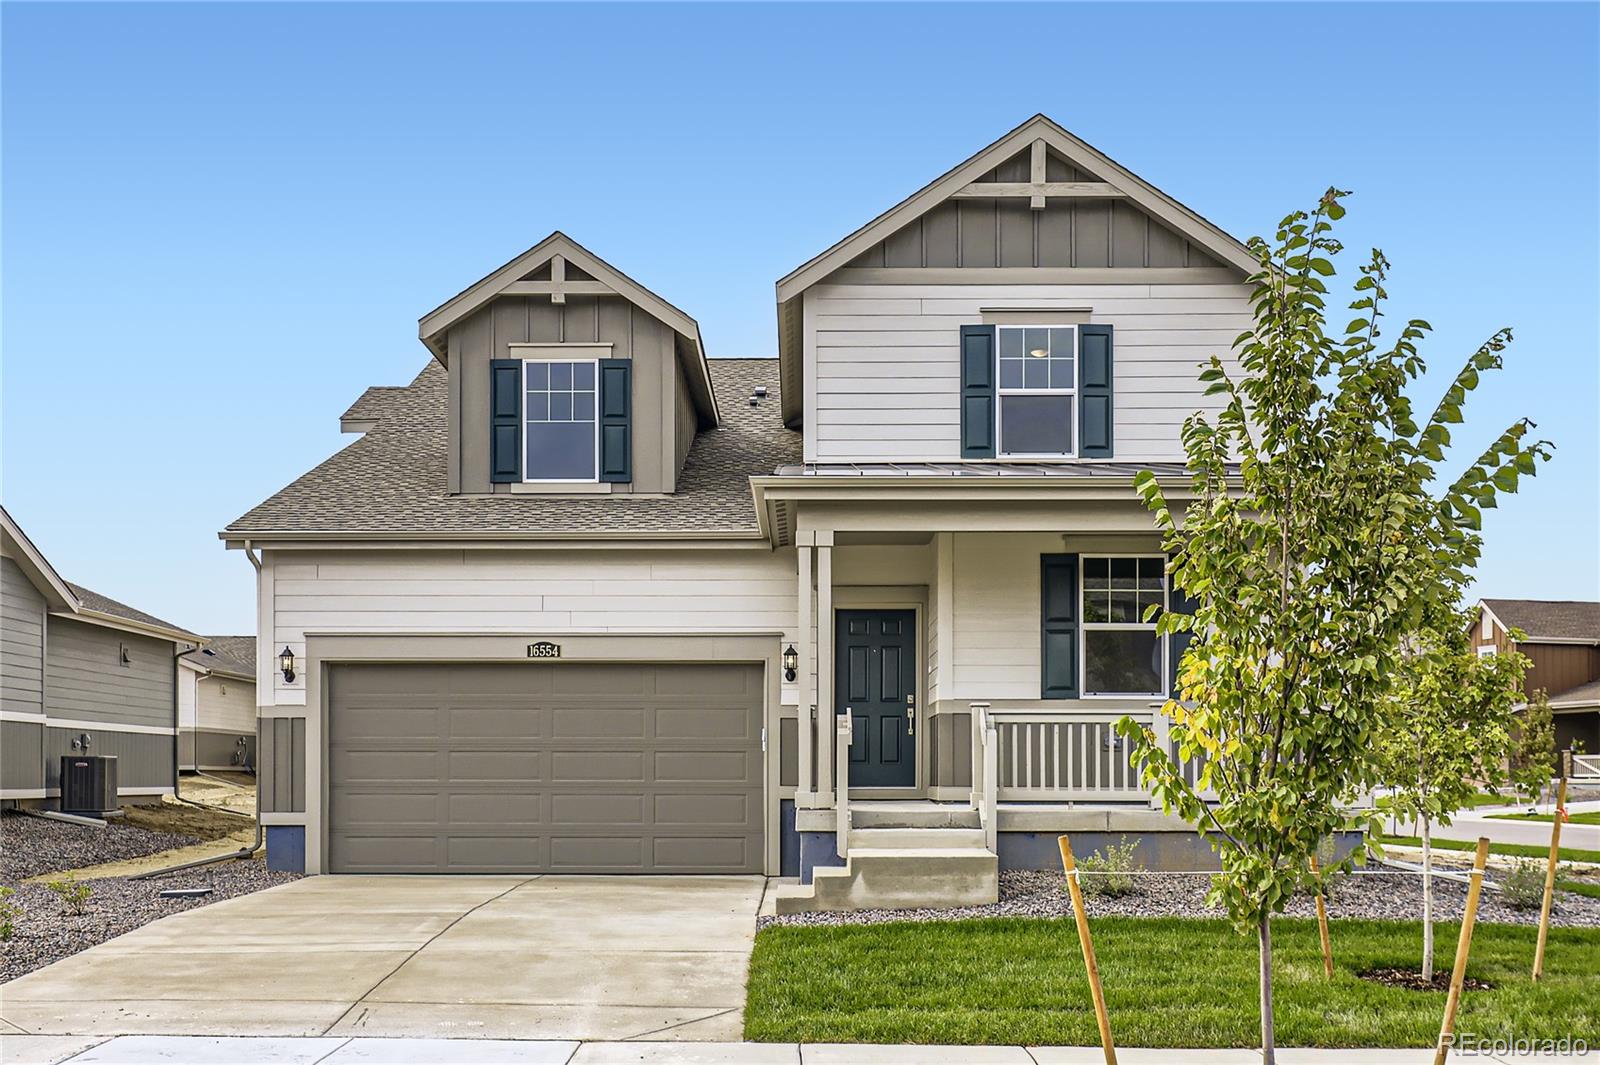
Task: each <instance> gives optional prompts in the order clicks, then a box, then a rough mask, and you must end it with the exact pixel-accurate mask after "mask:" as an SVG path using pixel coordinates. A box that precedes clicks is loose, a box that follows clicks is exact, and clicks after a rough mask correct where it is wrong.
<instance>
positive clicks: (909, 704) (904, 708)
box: [833, 610, 920, 788]
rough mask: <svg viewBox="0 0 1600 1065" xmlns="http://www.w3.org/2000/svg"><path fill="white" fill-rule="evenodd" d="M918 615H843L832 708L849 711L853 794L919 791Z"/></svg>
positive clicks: (879, 612) (905, 612)
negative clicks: (870, 790)
mask: <svg viewBox="0 0 1600 1065" xmlns="http://www.w3.org/2000/svg"><path fill="white" fill-rule="evenodd" d="M916 629H917V622H916V613H915V612H914V611H910V610H840V611H838V612H837V615H836V624H835V632H836V635H837V638H836V642H835V644H834V647H835V649H836V661H837V663H838V664H837V666H836V667H835V668H836V670H837V672H838V677H837V678H836V681H835V684H834V703H833V705H834V708H835V710H836V711H837V712H838V713H841V714H842V713H844V712H845V710H846V709H848V710H849V711H850V714H851V717H852V718H853V723H854V726H855V731H854V732H853V733H852V734H851V740H850V786H851V787H852V788H914V787H916V785H917V754H916V748H917V744H916V728H917V715H918V713H919V711H920V707H918V706H917V701H916V700H917V695H916V692H917V672H916V669H917V654H916V636H917V634H916Z"/></svg>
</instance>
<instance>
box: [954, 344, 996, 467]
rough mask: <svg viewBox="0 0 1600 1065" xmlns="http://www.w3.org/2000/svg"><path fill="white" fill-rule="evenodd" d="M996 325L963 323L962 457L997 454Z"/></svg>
mask: <svg viewBox="0 0 1600 1065" xmlns="http://www.w3.org/2000/svg"><path fill="white" fill-rule="evenodd" d="M994 375H995V365H994V326H992V325H964V326H962V327H961V457H962V458H964V459H992V458H994V447H995V439H994Z"/></svg>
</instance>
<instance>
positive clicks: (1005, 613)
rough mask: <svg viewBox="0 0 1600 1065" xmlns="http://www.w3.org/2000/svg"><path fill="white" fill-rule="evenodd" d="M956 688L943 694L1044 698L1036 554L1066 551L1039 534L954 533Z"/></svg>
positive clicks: (953, 685)
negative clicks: (1041, 689) (1040, 684)
mask: <svg viewBox="0 0 1600 1065" xmlns="http://www.w3.org/2000/svg"><path fill="white" fill-rule="evenodd" d="M953 541H954V544H953V549H954V552H955V566H954V570H955V572H954V582H955V599H954V610H953V611H952V619H951V620H952V623H953V625H954V628H955V632H954V634H953V639H952V640H951V649H952V652H951V653H952V655H953V657H954V662H953V664H952V677H951V680H952V683H951V685H950V687H951V690H950V691H947V692H941V698H945V699H951V698H955V699H1037V698H1039V556H1040V555H1041V554H1044V553H1046V552H1049V551H1059V550H1061V537H1060V536H1056V535H1051V534H1042V533H1017V534H999V533H973V534H962V533H957V534H955V535H954V537H953Z"/></svg>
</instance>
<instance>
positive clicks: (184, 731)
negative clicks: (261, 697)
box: [178, 636, 256, 771]
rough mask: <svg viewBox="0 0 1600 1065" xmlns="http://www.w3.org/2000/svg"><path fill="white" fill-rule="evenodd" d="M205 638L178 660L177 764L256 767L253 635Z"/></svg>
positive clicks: (212, 767)
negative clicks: (203, 644) (196, 649)
mask: <svg viewBox="0 0 1600 1065" xmlns="http://www.w3.org/2000/svg"><path fill="white" fill-rule="evenodd" d="M205 639H206V645H205V646H204V647H202V648H200V649H199V650H198V651H190V652H189V653H188V654H186V655H184V656H183V657H181V658H179V659H178V665H179V670H178V768H180V769H186V770H202V771H203V770H218V769H233V770H240V769H254V768H255V764H256V638H255V637H254V636H207V637H206V638H205Z"/></svg>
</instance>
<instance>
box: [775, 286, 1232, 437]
mask: <svg viewBox="0 0 1600 1065" xmlns="http://www.w3.org/2000/svg"><path fill="white" fill-rule="evenodd" d="M1249 293H1250V290H1249V287H1248V286H1247V285H1245V284H1244V283H1242V282H1241V283H1239V284H1204V285H1169V284H1114V285H1021V284H1016V285H979V284H913V285H902V284H834V283H822V284H818V285H816V286H814V287H813V288H811V289H809V290H808V291H807V292H806V298H805V333H806V338H805V342H806V348H807V358H808V360H809V361H811V363H812V365H813V370H812V374H811V377H812V380H811V381H810V382H808V389H807V390H808V393H810V394H808V395H807V397H806V406H807V411H808V418H807V427H806V428H807V431H806V439H805V448H806V459H807V460H808V461H813V462H896V461H904V462H912V461H927V462H955V461H960V458H961V450H960V439H959V437H960V429H961V410H960V404H959V395H960V383H961V381H960V376H961V368H960V336H961V327H962V326H963V325H977V324H980V323H982V321H983V312H984V310H985V309H988V310H998V309H1003V308H1019V309H1027V310H1040V311H1046V312H1047V311H1049V310H1051V309H1061V310H1066V309H1073V310H1076V309H1079V308H1090V309H1091V313H1090V319H1089V320H1090V321H1093V322H1096V323H1106V324H1109V325H1111V326H1113V327H1114V328H1115V330H1116V332H1115V337H1116V357H1115V362H1114V368H1115V377H1114V387H1115V390H1114V399H1113V404H1114V423H1115V432H1116V438H1115V443H1114V448H1115V451H1114V456H1113V458H1114V460H1117V461H1126V460H1135V461H1137V460H1149V461H1156V460H1163V459H1165V460H1174V459H1181V458H1182V457H1183V449H1182V444H1181V439H1180V433H1181V430H1182V427H1183V422H1184V419H1185V418H1187V417H1188V416H1189V415H1190V414H1192V413H1193V412H1195V411H1197V410H1207V411H1215V410H1217V409H1219V407H1220V402H1219V401H1218V400H1217V399H1216V397H1207V396H1205V395H1204V392H1205V388H1204V386H1203V385H1202V384H1201V383H1200V381H1199V380H1198V374H1199V365H1198V364H1200V363H1201V362H1203V361H1205V360H1207V359H1209V358H1210V357H1211V356H1212V355H1213V354H1216V355H1221V356H1223V357H1224V359H1225V361H1227V362H1229V363H1230V365H1231V364H1232V361H1233V360H1232V359H1231V347H1232V344H1233V341H1234V339H1235V338H1236V337H1237V336H1238V335H1239V334H1240V333H1241V332H1243V331H1244V330H1246V329H1248V328H1249V327H1250V324H1251V320H1252V319H1251V314H1250V305H1249Z"/></svg>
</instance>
